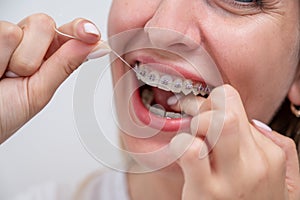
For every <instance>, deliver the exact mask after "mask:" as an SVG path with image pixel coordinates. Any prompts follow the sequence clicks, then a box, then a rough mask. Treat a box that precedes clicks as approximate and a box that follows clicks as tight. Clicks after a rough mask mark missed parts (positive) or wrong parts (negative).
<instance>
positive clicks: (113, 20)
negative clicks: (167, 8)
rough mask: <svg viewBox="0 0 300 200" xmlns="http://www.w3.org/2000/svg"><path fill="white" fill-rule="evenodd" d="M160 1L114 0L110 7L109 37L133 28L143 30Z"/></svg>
mask: <svg viewBox="0 0 300 200" xmlns="http://www.w3.org/2000/svg"><path fill="white" fill-rule="evenodd" d="M160 1H161V0H142V1H141V0H114V1H113V3H112V6H111V10H110V14H109V21H108V24H109V26H108V34H109V36H111V35H114V34H117V33H120V32H123V31H126V30H130V29H135V28H143V27H144V26H145V24H146V23H147V21H148V20H149V19H151V17H152V16H153V14H154V13H155V11H156V9H157V7H158V5H159V3H160Z"/></svg>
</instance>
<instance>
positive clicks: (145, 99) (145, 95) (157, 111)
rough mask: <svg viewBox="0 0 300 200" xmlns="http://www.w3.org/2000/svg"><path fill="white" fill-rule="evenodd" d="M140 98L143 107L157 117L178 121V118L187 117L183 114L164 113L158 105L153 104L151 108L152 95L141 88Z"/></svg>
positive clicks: (147, 90) (149, 91)
mask: <svg viewBox="0 0 300 200" xmlns="http://www.w3.org/2000/svg"><path fill="white" fill-rule="evenodd" d="M141 96H142V101H143V104H144V105H145V107H146V108H148V109H149V111H150V112H151V113H153V114H155V115H158V116H160V117H166V118H167V119H180V118H184V117H187V115H186V114H184V113H183V114H180V113H175V112H166V111H165V109H164V108H163V106H161V105H159V104H155V105H152V106H151V103H152V101H153V99H154V94H153V92H152V91H151V90H149V89H147V88H143V91H142V94H141Z"/></svg>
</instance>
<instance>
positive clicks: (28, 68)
mask: <svg viewBox="0 0 300 200" xmlns="http://www.w3.org/2000/svg"><path fill="white" fill-rule="evenodd" d="M19 26H20V27H21V28H22V29H23V38H22V41H21V43H20V44H19V46H18V47H17V49H16V50H15V52H14V53H13V55H12V57H11V60H10V63H9V70H10V71H12V72H14V73H15V74H18V75H20V76H30V75H32V74H33V73H34V72H36V71H37V70H38V68H39V67H40V66H41V64H42V62H43V60H44V56H45V54H46V52H47V50H48V48H49V45H50V44H51V42H52V40H53V37H54V35H55V31H54V30H53V27H55V23H54V21H53V19H52V18H50V17H49V16H47V15H45V14H35V15H32V16H30V17H27V18H26V19H24V20H22V21H21V22H20V23H19Z"/></svg>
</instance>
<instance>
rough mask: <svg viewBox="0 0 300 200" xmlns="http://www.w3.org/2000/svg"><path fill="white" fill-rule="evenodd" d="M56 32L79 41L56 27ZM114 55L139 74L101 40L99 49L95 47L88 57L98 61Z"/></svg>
mask: <svg viewBox="0 0 300 200" xmlns="http://www.w3.org/2000/svg"><path fill="white" fill-rule="evenodd" d="M54 30H55V32H56V33H57V34H59V35H61V36H64V37H67V38H70V39H75V40H76V39H78V38H76V37H75V36H73V35H69V34H66V33H63V32H61V31H59V30H58V29H57V28H56V27H54ZM110 52H111V53H113V54H114V55H115V56H116V57H117V58H118V59H120V60H121V61H122V62H123V63H124V64H125V65H127V66H128V67H129V68H131V69H132V70H133V71H134V72H136V73H137V70H136V69H135V68H134V67H132V66H131V65H130V64H129V63H128V62H127V61H126V60H125V59H124V58H122V56H120V55H119V54H118V53H117V52H116V51H115V50H113V49H112V48H111V47H110V46H109V45H108V44H107V42H105V41H103V40H100V42H99V44H98V45H97V47H95V49H94V50H93V51H92V52H91V53H90V54H89V56H88V57H87V59H97V58H101V57H103V56H105V55H107V54H109V53H110Z"/></svg>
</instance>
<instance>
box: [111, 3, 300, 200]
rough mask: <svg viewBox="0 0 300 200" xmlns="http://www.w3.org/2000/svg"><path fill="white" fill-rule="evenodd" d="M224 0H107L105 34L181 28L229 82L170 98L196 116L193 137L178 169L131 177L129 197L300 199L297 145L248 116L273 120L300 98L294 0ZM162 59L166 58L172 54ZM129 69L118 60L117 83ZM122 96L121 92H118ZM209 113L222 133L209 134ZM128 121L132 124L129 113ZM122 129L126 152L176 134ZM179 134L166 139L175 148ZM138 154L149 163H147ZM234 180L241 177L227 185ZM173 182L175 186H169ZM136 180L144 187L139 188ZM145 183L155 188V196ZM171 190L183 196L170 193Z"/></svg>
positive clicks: (150, 147)
mask: <svg viewBox="0 0 300 200" xmlns="http://www.w3.org/2000/svg"><path fill="white" fill-rule="evenodd" d="M228 2H231V1H228ZM228 2H227V1H222V0H215V1H207V2H206V1H190V2H189V3H188V4H187V3H186V1H171V0H164V1H161V0H154V1H153V0H151V1H150V0H149V1H138V0H131V1H127V0H115V1H113V5H112V9H111V13H110V22H109V24H110V26H109V35H111V36H113V35H115V34H118V33H121V32H123V31H126V30H130V29H134V28H144V29H145V31H147V28H149V27H158V28H166V29H171V30H174V31H177V32H180V33H182V34H184V35H186V36H187V37H189V38H190V39H191V40H193V41H194V42H196V43H197V44H198V45H199V46H200V45H202V46H203V47H204V48H205V49H206V51H208V52H209V53H210V55H211V57H212V58H213V59H214V61H215V62H216V64H217V66H218V69H219V70H220V72H221V75H222V78H223V80H224V83H225V84H226V85H224V86H221V87H220V88H217V89H215V91H214V92H213V94H215V95H211V97H210V98H209V99H203V98H200V97H198V98H194V97H190V96H189V97H185V98H182V99H180V101H179V102H177V103H176V104H175V105H173V108H174V109H177V110H178V111H180V110H183V111H184V112H185V113H188V114H190V115H191V116H193V120H192V122H191V130H190V131H191V133H192V134H194V135H197V136H198V137H197V138H196V139H195V141H194V142H193V145H192V146H191V148H190V149H189V150H187V152H185V154H184V155H183V157H181V158H180V159H179V160H178V162H177V164H178V166H180V169H181V170H180V169H179V168H178V166H174V165H172V166H170V167H168V168H167V169H163V170H160V171H159V172H155V173H150V174H146V175H145V174H144V175H133V174H129V185H130V191H131V196H132V198H133V199H141V198H143V199H154V198H160V199H189V200H190V199H199V197H203V199H297V198H299V166H298V160H297V153H296V150H295V144H294V143H293V142H292V141H291V140H290V139H288V138H286V137H283V136H281V135H279V134H277V133H275V132H273V134H270V132H268V131H266V130H264V129H261V128H259V127H257V126H255V125H253V124H252V123H251V119H258V120H260V121H262V122H264V123H268V122H270V120H271V119H272V117H273V115H274V113H275V112H276V110H277V109H278V107H279V106H280V104H281V102H282V101H283V100H284V98H285V97H286V96H287V95H288V97H289V98H290V100H291V102H293V103H294V104H296V105H298V104H299V103H300V102H299V99H300V98H299V97H300V96H299V95H300V89H299V88H300V86H299V1H285V0H267V1H265V2H264V6H263V8H262V9H261V8H259V7H256V8H249V7H248V8H247V7H235V6H233V5H232V4H230V3H228ZM232 2H233V1H232ZM148 37H149V38H147V39H150V40H151V42H152V43H154V44H157V45H158V44H159V47H162V48H168V47H170V46H172V45H173V46H174V45H178V44H179V43H180V45H181V46H184V50H187V49H188V50H190V51H191V52H192V51H193V50H194V49H193V48H194V47H193V46H191V45H190V44H188V43H185V41H181V40H179V41H174V40H171V39H172V38H171V37H168V35H162V34H149V36H148ZM161 38H164V39H163V40H162V39H161ZM144 39H146V38H144ZM125 43H126V42H125ZM127 44H130V41H128V42H127ZM237 49H238V51H236V50H237ZM184 50H183V49H182V51H184ZM179 51H180V50H179ZM140 52H142V53H144V54H146V55H147V56H149V57H151V56H153V57H155V56H156V54H155V53H156V52H155V50H153V51H146V50H144V51H143V50H140ZM249 55H251V56H249ZM125 57H126V56H125ZM253 58H255V59H253ZM169 61H170V62H171V61H173V59H171V57H170V58H169ZM117 65H119V66H117ZM122 66H123V67H122ZM127 71H128V68H127V67H126V66H124V65H123V64H122V63H121V62H116V63H114V65H113V67H112V72H113V79H114V83H115V84H117V83H118V81H119V80H120V78H121V77H122V75H123V74H125V73H126V72H127ZM270 72H272V76H270ZM128 82H130V81H128ZM227 84H230V86H229V85H227ZM128 87H129V88H130V87H131V86H130V84H127V85H126V86H124V88H123V89H124V90H123V91H125V88H127V89H128ZM274 88H276V90H275V91H276V92H274ZM120 92H121V91H120ZM222 94H225V100H224V101H225V104H226V105H227V106H225V107H224V106H223V105H224V101H223V102H220V101H219V100H218V99H223V98H221V97H222V96H221V95H222ZM129 95H130V94H127V93H126V92H123V93H122V95H121V96H122V97H124V96H129ZM218 97H219V98H218ZM187 102H188V103H187ZM116 104H117V108H118V111H119V112H120V111H121V113H122V111H123V113H125V114H124V115H123V114H121V116H122V117H121V118H120V120H124V119H125V117H126V115H127V107H126V108H125V107H124V106H123V105H124V102H123V101H122V100H121V98H120V99H118V98H117V99H116ZM195 108H196V109H195ZM197 108H198V109H197ZM129 110H130V108H129ZM213 115H220V116H224V117H223V118H222V119H223V120H224V121H222V122H224V127H223V129H222V131H221V133H220V135H219V138H216V137H214V132H209V131H208V127H209V124H210V119H211V117H212V116H213ZM124 116H125V117H124ZM134 120H136V119H134ZM200 122H201V123H200ZM134 123H139V122H138V120H136V121H135V122H134ZM207 135H210V136H208V138H209V139H208V141H206V143H204V141H203V138H204V137H205V136H207ZM121 136H122V139H123V142H124V144H125V148H126V149H127V150H128V151H130V152H140V153H141V152H142V153H145V152H153V151H155V150H158V149H160V148H162V147H163V146H165V145H168V143H169V142H170V141H171V139H172V138H173V137H174V136H175V133H174V134H167V133H164V132H160V133H159V134H157V135H155V136H154V137H151V138H147V139H141V138H137V137H132V136H129V135H127V134H121ZM181 139H182V138H181ZM181 139H180V136H179V139H178V138H177V136H176V137H175V138H173V140H172V142H171V146H172V147H173V151H174V152H176V151H178V148H179V149H180V143H182V142H183V141H182V140H181ZM177 140H179V142H176V141H177ZM216 141H217V143H216V145H215V146H214V147H213V149H212V151H211V153H210V154H209V156H206V157H204V158H203V159H200V160H199V159H198V155H199V152H200V151H201V149H208V147H207V144H210V145H214V144H215V142H216ZM176 144H177V145H176ZM175 154H176V153H175ZM156 159H158V160H159V159H160V160H161V161H162V160H164V159H165V157H163V156H158V157H156ZM212 159H213V160H212ZM137 160H138V162H143V164H146V165H148V166H150V167H153V165H152V163H151V162H148V161H145V160H143V159H140V158H137ZM233 169H234V170H233ZM232 177H244V179H243V180H242V179H241V180H237V181H235V183H232V182H230V183H228V180H229V179H232ZM244 180H247V181H244ZM174 182H176V184H170V183H174ZM141 185H142V186H143V188H149V190H147V189H142V188H140V187H141ZM166 185H167V187H164V186H166ZM156 186H157V187H156ZM270 187H271V188H272V189H271V188H270ZM182 188H183V189H182ZM152 189H153V190H155V191H157V192H155V194H153V192H151V191H152ZM178 190H179V191H182V193H180V194H178V193H176V192H174V191H178ZM238 191H240V192H238ZM274 191H276V192H274Z"/></svg>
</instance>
